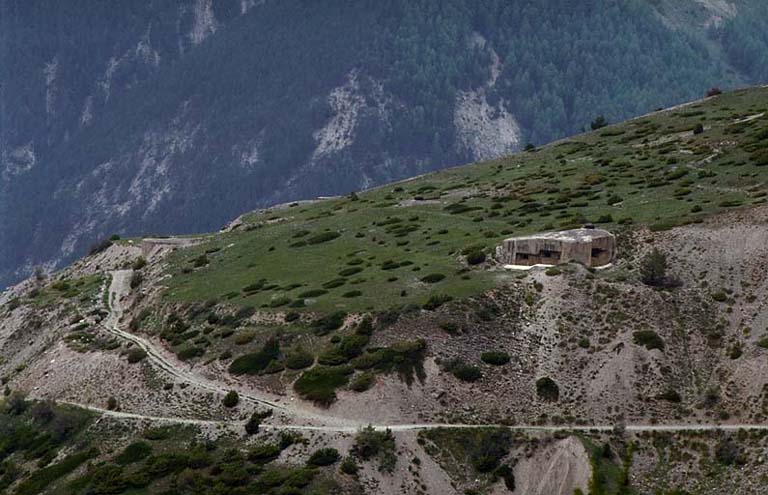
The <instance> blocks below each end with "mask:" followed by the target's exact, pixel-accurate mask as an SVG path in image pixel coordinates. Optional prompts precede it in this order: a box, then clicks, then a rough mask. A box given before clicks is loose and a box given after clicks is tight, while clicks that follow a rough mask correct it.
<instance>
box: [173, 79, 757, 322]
mask: <svg viewBox="0 0 768 495" xmlns="http://www.w3.org/2000/svg"><path fill="white" fill-rule="evenodd" d="M767 111H768V89H766V88H756V89H749V90H743V91H737V92H734V93H729V94H725V95H721V96H717V97H714V98H709V99H707V100H703V101H700V102H696V103H693V104H691V105H688V106H685V107H682V108H678V109H673V110H669V111H665V112H660V113H656V114H652V115H649V116H645V117H642V118H639V119H635V120H632V121H629V122H626V123H623V124H619V125H613V126H608V127H604V128H601V129H599V130H597V131H595V132H592V133H590V134H585V135H581V136H576V137H573V138H571V139H566V140H563V141H559V142H556V143H553V144H550V145H548V146H545V147H542V148H540V149H534V150H529V151H527V152H523V153H519V154H516V155H512V156H509V157H506V158H503V159H500V160H495V161H490V162H486V163H481V164H476V165H471V166H466V167H459V168H454V169H450V170H446V171H443V172H439V173H435V174H430V175H427V176H423V177H420V178H416V179H413V180H410V181H405V182H402V183H398V184H392V185H389V186H385V187H381V188H378V189H375V190H371V191H368V192H365V193H358V194H352V195H350V196H348V197H342V198H336V199H329V200H323V201H317V202H314V203H301V204H291V205H288V206H285V207H277V208H272V209H268V210H263V211H259V212H255V213H252V214H248V215H245V216H244V217H243V224H242V225H241V226H240V227H239V228H237V229H235V230H234V231H232V232H229V233H222V234H216V235H212V236H209V237H207V238H206V239H207V240H206V242H205V243H203V244H202V245H200V246H199V247H196V248H194V249H191V250H183V251H179V252H177V253H176V254H174V255H173V256H172V257H171V263H170V268H169V274H170V275H171V277H170V278H169V279H168V280H167V281H166V282H167V284H168V290H167V297H168V298H170V300H177V301H185V302H193V301H207V300H213V299H215V300H219V301H222V302H224V301H225V300H226V301H228V302H229V303H232V304H237V305H242V306H253V307H257V308H264V309H266V310H279V311H286V310H289V309H290V310H296V311H304V310H312V311H318V312H330V311H333V310H344V311H349V312H358V311H372V310H377V311H378V310H384V309H388V308H391V307H393V306H403V305H407V304H417V305H424V304H425V303H428V302H429V301H430V298H432V301H433V302H435V301H434V300H435V298H436V297H437V298H438V299H440V298H447V297H453V298H459V297H463V296H467V295H471V294H476V293H479V292H481V291H482V290H484V289H486V288H488V287H491V286H494V285H496V284H499V283H502V282H503V281H504V280H507V279H509V278H510V277H514V276H515V275H514V274H511V273H508V272H503V271H498V270H497V271H489V270H487V268H488V267H489V264H488V262H485V263H480V261H481V260H482V256H481V255H479V254H478V253H479V252H483V253H485V254H486V255H487V256H488V258H490V257H491V254H492V252H493V248H494V246H495V245H497V244H498V243H499V242H500V241H501V240H502V239H504V238H505V237H507V236H510V235H518V234H525V233H530V232H536V231H542V230H551V229H563V228H569V227H574V226H578V225H580V224H583V223H585V222H595V223H598V224H601V225H602V226H605V227H606V228H608V229H611V230H616V229H621V228H628V227H631V226H636V225H648V226H650V227H651V229H665V228H669V227H671V226H674V225H680V224H684V223H690V222H696V221H698V220H699V219H701V218H703V217H705V216H707V215H711V214H713V213H716V212H719V211H723V210H725V209H729V208H738V207H747V206H750V205H755V204H760V203H763V202H765V201H766V191H767V190H768V188H766V186H765V182H766V176H768V167H766V165H768V115H766V114H765V112H767ZM467 255H470V256H469V257H470V258H471V260H470V261H472V262H474V263H477V264H469V263H468V262H467V261H468V260H467V258H468V256H467ZM443 296H445V297H443Z"/></svg>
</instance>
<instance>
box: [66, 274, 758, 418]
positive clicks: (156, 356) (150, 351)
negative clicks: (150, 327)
mask: <svg viewBox="0 0 768 495" xmlns="http://www.w3.org/2000/svg"><path fill="white" fill-rule="evenodd" d="M132 273H133V272H132V270H118V271H114V272H112V283H111V285H110V287H109V301H110V314H109V317H108V318H107V319H106V320H105V322H104V325H103V328H104V329H105V330H106V331H108V332H109V333H111V334H113V335H115V336H116V337H119V338H121V339H124V340H127V341H130V342H132V343H133V344H134V345H136V346H138V347H140V348H141V349H143V350H144V351H146V353H147V358H148V359H149V361H150V362H151V363H152V364H154V365H155V366H157V367H158V368H159V369H161V370H162V371H164V372H166V373H168V374H169V375H171V376H173V377H174V378H176V379H178V380H180V381H184V382H187V383H190V384H193V385H196V386H198V387H200V388H202V389H204V390H208V391H211V392H215V393H221V394H223V393H226V392H228V391H229V390H231V389H232V387H231V386H230V385H229V384H222V383H218V382H215V381H212V380H209V379H207V378H205V377H202V376H199V375H197V374H195V373H193V372H191V371H186V370H183V369H182V368H181V365H180V364H178V363H175V362H174V360H173V359H172V358H171V357H170V356H168V355H166V354H167V352H166V351H164V350H163V349H161V348H159V347H157V346H155V345H154V344H153V343H152V342H150V341H149V340H148V339H146V338H144V337H141V336H138V335H134V334H132V333H129V332H126V331H125V330H123V329H122V328H120V322H121V319H122V315H123V312H124V307H123V304H124V301H125V299H126V297H127V296H128V295H129V293H130V290H131V289H130V281H131V275H132ZM238 394H239V395H240V398H241V399H242V400H243V401H245V402H247V403H250V404H253V405H260V406H264V407H268V408H270V409H272V410H274V411H275V412H277V413H281V414H282V415H283V418H282V419H283V420H284V421H285V422H283V423H276V424H271V425H270V424H265V425H262V426H263V428H265V429H290V430H305V431H323V432H337V433H354V432H356V431H358V430H359V429H360V428H363V427H365V426H368V424H367V423H364V422H361V421H355V420H352V419H349V418H342V417H337V416H330V415H326V414H320V413H317V412H314V411H311V410H308V409H307V408H305V407H303V405H301V404H278V403H277V401H276V400H275V398H273V397H271V396H269V395H267V394H258V395H257V394H253V393H251V392H241V391H240V390H238ZM63 403H65V404H69V405H72V406H76V407H81V408H84V409H87V410H90V411H93V412H96V413H99V414H102V415H104V416H110V417H113V418H118V419H126V420H143V421H155V422H166V423H178V424H194V425H233V424H238V423H242V421H227V420H200V419H190V418H179V417H161V416H151V415H144V414H135V413H130V412H123V411H110V410H107V409H102V408H99V407H95V406H90V405H84V404H79V403H76V402H63ZM370 426H372V427H373V428H375V429H377V430H386V429H389V430H392V431H395V432H397V431H417V430H427V429H437V428H451V429H465V428H491V427H494V428H508V429H510V430H518V431H532V432H536V431H539V432H549V433H554V432H574V431H583V432H610V431H613V430H614V428H615V425H589V426H580V425H564V426H538V425H511V426H510V425H499V424H451V423H406V424H373V425H370ZM624 429H625V430H626V431H630V432H654V431H656V432H680V431H737V430H768V424H748V423H740V424H667V425H642V424H640V425H626V426H625V427H624Z"/></svg>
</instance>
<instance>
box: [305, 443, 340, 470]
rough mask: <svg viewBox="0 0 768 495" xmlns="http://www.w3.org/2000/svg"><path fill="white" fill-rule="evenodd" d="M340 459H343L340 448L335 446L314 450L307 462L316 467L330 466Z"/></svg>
mask: <svg viewBox="0 0 768 495" xmlns="http://www.w3.org/2000/svg"><path fill="white" fill-rule="evenodd" d="M339 459H341V455H339V451H338V450H336V449H334V448H333V447H326V448H323V449H319V450H316V451H315V452H313V453H312V455H311V456H309V459H307V464H308V465H310V466H315V467H320V466H330V465H331V464H336V463H337V462H339Z"/></svg>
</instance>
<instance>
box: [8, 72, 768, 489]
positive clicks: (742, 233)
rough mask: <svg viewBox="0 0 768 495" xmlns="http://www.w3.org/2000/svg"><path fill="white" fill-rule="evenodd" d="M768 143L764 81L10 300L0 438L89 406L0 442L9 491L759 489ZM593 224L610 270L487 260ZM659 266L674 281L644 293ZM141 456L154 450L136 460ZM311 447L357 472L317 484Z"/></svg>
mask: <svg viewBox="0 0 768 495" xmlns="http://www.w3.org/2000/svg"><path fill="white" fill-rule="evenodd" d="M767 133H768V88H766V87H758V88H751V89H747V90H740V91H736V92H731V93H727V94H723V95H719V96H715V97H712V98H707V99H705V100H701V101H696V102H693V103H691V104H689V105H684V106H680V107H675V108H672V109H669V110H666V111H662V112H656V113H653V114H650V115H646V116H643V117H640V118H637V119H634V120H630V121H627V122H624V123H621V124H617V125H612V126H608V127H604V128H601V129H599V130H597V131H595V132H593V133H590V134H583V135H578V136H574V137H571V138H568V139H564V140H561V141H559V142H556V143H552V144H550V145H547V146H543V147H540V148H537V149H534V150H530V151H527V152H523V153H518V154H515V155H511V156H509V157H506V158H502V159H499V160H495V161H490V162H485V163H479V164H474V165H471V166H465V167H457V168H453V169H449V170H444V171H440V172H436V173H432V174H428V175H425V176H423V177H417V178H414V179H411V180H407V181H403V182H400V183H393V184H390V185H387V186H384V187H380V188H377V189H373V190H370V191H365V192H360V193H357V194H350V195H348V196H345V197H337V198H330V199H326V200H318V201H310V202H300V203H289V204H285V205H282V206H278V207H273V208H269V209H265V210H259V211H255V212H252V213H248V214H245V215H243V216H242V217H240V218H238V219H237V220H235V221H233V222H232V223H231V224H230V225H228V226H227V228H225V229H224V230H222V231H220V232H216V233H210V234H201V235H198V236H191V237H175V238H133V239H123V240H115V241H114V242H112V243H111V244H104V245H103V246H101V249H100V250H99V252H98V253H95V254H93V255H91V256H89V257H86V258H84V259H82V260H80V261H78V262H76V263H75V264H73V265H72V266H70V267H68V268H66V269H65V270H63V271H61V272H59V273H57V274H55V275H54V276H53V277H52V278H50V279H46V278H45V277H44V276H40V277H38V278H32V279H30V280H27V281H26V282H24V283H23V284H20V285H18V286H16V287H14V288H13V289H11V290H10V291H9V292H6V293H4V294H3V295H2V297H1V298H0V303H1V304H2V306H1V307H0V379H2V382H3V384H4V385H5V386H6V395H8V397H9V398H7V399H4V401H3V402H2V403H1V404H0V414H3V415H6V416H8V418H9V419H7V420H6V418H4V417H3V418H2V419H3V420H4V421H3V422H0V428H5V430H3V431H8V432H9V433H7V434H6V435H5V436H4V438H14V439H17V438H27V437H24V436H23V435H24V433H25V432H27V431H29V430H28V428H37V429H38V430H41V431H43V432H47V431H48V429H49V426H46V425H48V423H46V421H53V420H52V419H51V418H57V417H59V416H60V415H61V414H62V412H61V408H63V409H64V411H66V410H67V408H71V407H74V408H75V409H74V410H73V411H74V412H73V416H72V417H71V418H70V419H68V420H66V421H65V424H67V425H70V426H69V427H68V428H67V429H65V432H64V433H66V434H57V435H55V436H54V435H52V436H50V437H45V439H43V440H41V439H38V441H39V442H41V445H42V446H41V447H40V448H39V449H38V450H33V447H30V446H29V444H27V443H24V442H17V441H15V440H14V441H13V442H10V443H5V444H4V443H2V442H0V447H2V448H0V452H2V453H3V454H2V455H3V456H5V457H6V458H7V459H6V458H4V459H3V460H4V461H7V462H4V463H2V464H0V483H7V485H6V486H13V487H14V489H15V490H16V491H15V493H38V492H43V493H62V492H67V490H68V492H72V493H90V492H92V491H94V490H107V489H108V490H111V491H112V492H114V493H126V492H127V493H130V490H132V489H134V490H135V489H145V490H146V491H147V493H165V492H174V493H210V492H211V490H212V489H213V487H217V489H218V490H222V492H223V493H240V492H242V493H248V490H251V491H258V490H262V491H267V488H265V484H267V486H269V487H278V486H280V487H283V488H285V489H286V490H293V492H298V493H313V492H319V493H324V492H323V491H322V490H323V489H320V488H317V487H316V486H315V485H314V484H303V485H302V484H299V485H298V486H294V484H295V483H296V482H297V478H296V477H297V476H299V474H297V473H295V472H294V470H295V469H302V470H304V469H306V470H308V471H309V472H306V471H302V472H301V476H303V477H302V478H300V479H304V480H306V478H311V479H312V483H315V482H319V480H320V479H321V478H322V479H323V483H324V484H323V485H322V486H324V487H326V488H324V489H325V492H329V493H339V492H341V493H360V492H363V493H385V494H390V493H391V494H394V493H402V492H403V491H406V492H408V491H411V492H423V493H434V492H447V493H464V492H465V491H466V490H473V491H475V492H477V493H510V492H511V493H519V490H520V489H524V490H529V491H530V490H536V489H537V490H539V491H540V492H542V493H544V492H547V493H549V492H550V491H552V490H553V489H556V490H558V491H559V493H563V494H566V493H573V492H574V490H575V489H576V488H579V489H581V490H582V492H584V493H588V492H589V490H591V491H592V492H593V493H606V494H611V495H613V494H617V495H618V494H627V493H629V494H657V493H663V494H665V495H671V494H678V493H681V491H680V490H685V491H684V492H682V493H686V492H687V493H691V494H701V495H704V494H707V495H709V494H713V495H714V494H716V493H723V492H724V491H729V490H730V491H738V492H739V493H747V494H758V493H762V492H763V491H764V484H765V481H764V480H765V479H766V478H765V477H766V476H768V472H767V471H766V466H765V464H764V462H763V461H762V458H761V456H762V452H763V451H764V449H765V448H766V445H767V444H766V442H768V434H767V433H768V426H766V423H765V421H766V418H768V395H767V394H766V392H765V391H766V390H768V375H766V373H765V358H766V352H768V350H766V347H768V335H766V333H765V323H766V322H767V321H768V305H767V304H766V301H768V299H766V295H767V294H768V284H767V283H766V280H768V264H766V262H765V260H766V259H768V248H766V246H768V242H767V241H768V231H767V230H766V229H765V225H766V224H768V205H766V198H768V190H766V184H767V183H768V179H767V178H766V174H768V156H767V155H766V150H768V148H767V146H768V140H766V139H765V137H766V135H768V134H767ZM584 221H597V222H599V223H600V225H601V226H604V227H606V228H608V229H610V230H611V231H613V232H614V233H615V234H616V235H617V241H618V248H619V249H618V253H619V254H618V258H617V259H616V260H615V262H614V264H613V265H612V266H610V267H608V268H605V269H601V270H589V269H586V268H585V267H583V266H581V265H578V264H573V263H570V264H565V265H561V266H558V267H554V268H550V269H546V270H536V269H534V270H531V271H516V270H507V269H505V268H504V267H502V266H500V265H499V263H497V262H496V261H495V260H494V258H493V248H494V247H495V246H496V245H497V244H498V243H499V242H500V241H501V240H502V239H504V238H505V237H506V236H508V235H513V234H523V233H529V232H536V231H541V230H550V229H561V228H567V227H570V226H572V225H574V224H578V223H581V222H584ZM510 231H511V232H510ZM655 250H658V252H659V253H661V254H662V255H663V256H664V257H665V259H666V265H667V268H666V275H667V276H666V277H665V278H664V280H663V282H664V283H663V284H660V285H659V284H657V285H649V284H648V283H647V282H648V281H647V279H645V277H644V276H643V269H642V268H641V267H643V266H646V263H648V261H647V260H648V259H649V257H648V255H649V253H652V252H654V251H655ZM470 261H471V263H470ZM644 280H645V281H644ZM13 392H23V393H27V394H29V397H30V399H32V400H36V401H41V400H44V399H54V398H55V399H56V400H58V401H61V402H62V403H64V404H60V405H59V406H58V408H54V409H56V412H55V413H51V412H50V411H49V412H45V410H44V411H43V412H44V413H45V414H42V413H38V412H35V411H37V410H38V408H39V407H41V406H39V403H38V404H37V405H33V404H29V405H28V406H27V407H26V408H25V407H24V406H23V405H21V402H22V401H21V398H22V396H21V395H18V393H13ZM230 392H235V393H236V394H237V396H236V397H237V400H234V405H233V404H232V401H233V399H232V398H231V396H232V394H231V393H230ZM228 396H230V398H229V399H226V397H228ZM43 404H44V403H43ZM67 404H68V405H67ZM228 404H229V405H228ZM33 406H34V407H33ZM47 407H48V408H53V406H52V405H48V406H47ZM116 409H119V411H116ZM266 411H271V415H269V414H267V413H266ZM92 414H100V415H101V420H100V421H98V422H93V423H90V422H89V421H90V420H89V418H90V417H91V415H92ZM254 414H255V416H254V417H255V418H256V419H255V420H254V421H256V422H257V423H259V431H258V433H257V434H253V433H252V432H251V433H250V434H247V433H246V432H245V424H246V422H247V421H248V420H249V418H251V417H252V415H254ZM46 418H48V419H47V420H46ZM60 421H64V420H61V419H58V420H56V421H55V422H53V423H50V424H51V425H52V426H51V427H50V428H54V431H58V430H59V427H58V426H56V425H58V424H59V422H60ZM262 423H263V424H262ZM158 424H161V425H162V424H165V425H167V424H175V425H177V426H176V427H174V428H175V429H173V430H163V431H173V432H175V433H173V435H176V436H178V441H177V444H176V445H169V444H166V443H163V442H164V440H167V439H168V436H164V435H170V434H171V433H167V434H163V433H162V432H158V431H157V429H156V426H157V425H158ZM367 424H373V425H377V426H379V427H381V429H385V428H387V427H389V428H391V429H392V430H393V433H392V435H391V436H390V435H388V434H387V433H385V432H381V434H380V435H376V434H375V432H370V431H367V430H364V427H365V425H367ZM25 425H26V428H27V429H25V428H24V426H25ZM150 425H154V426H150ZM501 425H510V426H511V428H506V427H503V426H501ZM718 425H726V426H727V427H726V428H723V429H720V428H718ZM588 426H592V427H594V428H592V429H590V430H588V431H580V429H581V428H583V427H588ZM251 427H253V425H251ZM736 430H742V431H736ZM35 431H37V430H35ZM252 431H253V430H252ZM297 431H298V432H301V433H302V435H306V437H305V439H304V440H300V439H297V437H291V439H287V437H286V435H288V434H289V433H290V432H294V433H295V432H297ZM32 438H37V437H32ZM174 438H175V437H174ZM204 438H205V439H206V440H210V441H211V442H213V443H206V442H203V439H204ZM214 439H215V440H214ZM289 440H290V441H289ZM138 441H141V442H144V443H147V444H148V445H149V450H151V451H153V452H154V455H152V456H147V457H146V458H140V459H137V460H135V461H134V462H131V463H130V464H128V465H126V464H122V461H121V460H120V459H119V458H118V453H120V452H122V450H123V449H124V448H125V447H126V445H127V444H128V443H130V442H138ZM33 444H34V443H33ZM34 445H37V444H34ZM200 445H205V446H206V448H205V450H206V452H207V454H205V455H203V454H202V453H199V452H198V450H199V449H200V447H199V446H200ZM196 446H197V447H196ZM321 447H323V448H328V447H332V448H335V449H337V450H338V451H339V452H340V453H341V455H347V456H349V457H350V458H352V459H354V462H355V463H357V464H358V465H359V467H360V470H359V472H358V473H357V474H356V475H354V474H351V473H352V472H354V469H352V467H349V466H348V469H349V470H346V469H347V468H344V469H341V470H340V471H339V470H338V469H337V467H328V466H325V465H320V466H317V465H314V464H312V462H314V461H310V459H311V458H312V457H310V456H311V455H312V453H313V452H314V451H315V450H317V449H319V448H321ZM94 449H95V450H94ZM143 449H144V450H146V449H147V448H146V447H144V448H143ZM230 449H231V450H230ZM367 449H372V450H367ZM32 452H36V453H37V454H33V453H32ZM160 452H162V454H160ZM283 452H284V453H283ZM371 452H375V453H371ZM193 453H195V454H194V455H195V456H197V455H202V456H203V457H202V459H205V461H204V462H203V460H200V458H198V457H194V458H189V457H188V456H192V455H193ZM325 454H326V455H329V456H330V454H329V453H328V452H325ZM34 455H38V457H34ZM69 455H80V456H83V457H82V461H81V462H80V463H79V464H77V465H76V466H74V467H73V468H72V469H70V470H64V467H66V466H67V465H70V464H69V463H68V462H67V461H69V457H68V456H69ZM162 455H165V456H170V455H173V456H176V457H173V458H172V459H176V460H177V461H178V463H179V464H178V465H179V466H185V469H184V470H183V471H182V470H181V468H179V470H178V471H174V470H173V469H170V468H167V467H166V468H163V467H162V466H167V462H169V461H168V458H167V457H162ZM30 457H32V458H33V459H40V460H36V461H30ZM331 457H332V458H331V460H330V461H329V462H331V464H330V465H331V466H335V465H334V464H333V463H334V462H336V461H334V459H336V458H335V457H333V456H331ZM91 458H94V459H95V458H97V459H99V461H103V462H99V463H96V462H95V463H92V464H84V463H85V461H86V460H87V459H91ZM415 458H418V459H419V461H415V460H414V459H415ZM76 459H80V457H78V458H76ZM72 462H74V461H72ZM34 463H37V465H38V466H39V467H42V466H48V465H50V468H51V469H48V468H47V467H46V469H44V470H41V473H42V474H39V475H37V474H35V475H31V476H30V475H27V474H25V473H24V469H22V468H27V469H32V471H30V473H31V472H34V466H33V464H34ZM249 463H250V464H249ZM62 464H63V466H62ZM78 466H80V467H79V468H78ZM548 466H551V468H550V471H549V472H547V473H544V474H542V471H543V470H546V469H547V467H548ZM75 469H79V470H78V471H75ZM233 470H234V471H233ZM280 473H284V474H282V475H280ZM387 473H391V474H387ZM560 473H563V474H562V475H561V476H558V475H559V474H560ZM47 476H50V477H51V478H52V481H51V483H50V484H40V481H39V479H40V477H47ZM325 478H329V479H325ZM30 480H31V481H30ZM587 480H588V481H587ZM29 483H36V484H33V486H37V487H39V488H38V489H37V490H36V491H33V490H31V489H29V491H27V489H26V488H24V487H26V486H28V484H29ZM229 483H232V484H231V485H229ZM270 483H272V484H270ZM302 483H303V482H302ZM307 483H309V481H308V482H307ZM0 486H3V485H1V484H0ZM516 486H517V487H519V488H518V491H517V492H515V491H514V490H515V487H516ZM107 487H109V488H107ZM520 487H524V488H520ZM537 487H538V488H537ZM553 487H554V488H553ZM275 489H276V488H275ZM206 490H207V491H206ZM238 490H239V492H238ZM585 490H587V491H585Z"/></svg>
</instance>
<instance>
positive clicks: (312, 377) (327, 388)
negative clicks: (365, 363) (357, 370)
mask: <svg viewBox="0 0 768 495" xmlns="http://www.w3.org/2000/svg"><path fill="white" fill-rule="evenodd" d="M351 374H352V368H350V367H349V366H335V367H326V366H316V367H314V368H312V369H309V370H307V371H305V372H304V373H302V374H301V376H300V377H299V379H298V380H296V382H295V383H294V384H293V389H294V390H295V391H296V392H297V393H298V394H299V395H301V397H302V398H304V399H306V400H311V401H313V402H316V403H318V404H320V405H324V406H328V405H330V404H331V403H332V402H334V401H335V400H336V389H337V388H339V387H343V386H345V385H346V384H347V383H349V376H350V375H351Z"/></svg>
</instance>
